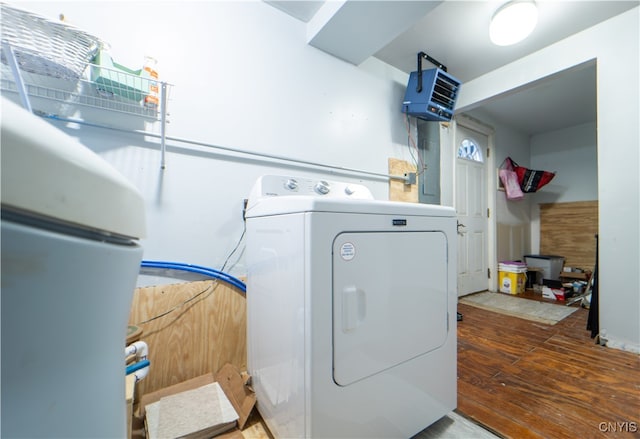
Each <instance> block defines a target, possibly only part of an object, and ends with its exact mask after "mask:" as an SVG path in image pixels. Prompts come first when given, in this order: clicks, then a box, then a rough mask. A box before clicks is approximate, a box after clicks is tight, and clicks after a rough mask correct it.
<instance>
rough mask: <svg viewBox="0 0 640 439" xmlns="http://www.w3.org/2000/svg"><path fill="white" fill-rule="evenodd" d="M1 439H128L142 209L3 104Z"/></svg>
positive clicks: (112, 174) (61, 142) (109, 172)
mask: <svg viewBox="0 0 640 439" xmlns="http://www.w3.org/2000/svg"><path fill="white" fill-rule="evenodd" d="M1 131H2V136H1V142H2V198H1V201H2V290H1V312H2V315H1V318H2V320H1V330H2V360H1V366H2V372H1V374H2V376H1V379H2V395H1V396H2V407H1V410H2V430H1V436H2V437H11V438H16V437H30V438H35V437H59V438H62V437H64V438H72V437H76V438H79V437H82V438H89V437H91V438H95V437H108V438H116V437H119V438H122V437H126V426H127V424H126V405H125V359H124V348H125V340H126V330H127V321H128V318H129V312H130V307H131V300H132V296H133V290H134V289H135V286H136V279H137V275H138V272H139V270H140V261H141V259H142V248H141V247H140V245H138V243H137V238H141V237H143V236H144V233H145V216H144V203H143V200H142V197H141V196H140V194H139V193H138V192H137V191H136V189H135V188H134V187H133V186H132V185H131V184H130V183H129V182H128V181H127V180H126V179H125V178H124V177H123V176H122V175H120V174H119V173H118V172H117V171H115V170H114V169H113V168H112V167H111V166H110V165H109V164H107V163H106V162H105V161H104V160H102V159H101V158H100V157H98V156H97V155H96V154H94V153H93V152H91V151H90V150H89V149H87V148H86V147H84V146H83V145H81V144H80V143H79V142H77V141H75V140H74V139H72V138H71V137H69V136H67V135H66V134H65V133H63V132H62V131H60V130H58V129H56V128H54V127H53V126H51V125H50V124H48V123H47V122H45V121H43V120H42V119H40V118H38V117H37V116H34V115H32V114H30V113H28V112H27V111H25V110H23V109H22V108H21V107H18V106H17V105H15V104H14V103H12V102H10V101H8V100H5V99H3V101H2V121H1Z"/></svg>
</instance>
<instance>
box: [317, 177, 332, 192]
mask: <svg viewBox="0 0 640 439" xmlns="http://www.w3.org/2000/svg"><path fill="white" fill-rule="evenodd" d="M314 189H315V191H316V192H317V193H319V194H320V195H326V194H328V193H329V191H330V190H331V188H330V187H329V183H327V182H326V181H324V180H320V181H319V182H317V183H316V186H315V187H314Z"/></svg>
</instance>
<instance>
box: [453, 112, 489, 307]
mask: <svg viewBox="0 0 640 439" xmlns="http://www.w3.org/2000/svg"><path fill="white" fill-rule="evenodd" d="M454 138H455V149H456V159H455V160H456V192H455V193H456V198H455V207H456V212H457V214H458V296H464V295H467V294H471V293H474V292H477V291H484V290H486V289H487V288H488V286H489V282H488V279H489V276H488V253H487V244H488V242H487V235H488V233H487V229H488V218H487V216H488V215H487V160H486V158H487V145H488V143H489V140H488V137H487V136H486V135H485V134H482V133H479V132H477V131H474V130H472V129H469V128H467V127H464V126H461V125H460V124H456V133H455V137H454Z"/></svg>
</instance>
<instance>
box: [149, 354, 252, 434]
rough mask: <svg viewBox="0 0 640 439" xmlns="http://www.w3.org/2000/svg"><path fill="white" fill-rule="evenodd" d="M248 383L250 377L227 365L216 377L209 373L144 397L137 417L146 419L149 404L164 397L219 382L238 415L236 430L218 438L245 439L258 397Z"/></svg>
mask: <svg viewBox="0 0 640 439" xmlns="http://www.w3.org/2000/svg"><path fill="white" fill-rule="evenodd" d="M248 381H249V375H247V374H246V373H241V372H240V371H239V370H238V369H236V368H235V367H234V366H233V365H231V364H229V363H227V364H225V365H224V366H223V367H222V369H220V370H219V371H218V373H216V374H215V376H214V375H213V374H212V373H208V374H205V375H201V376H199V377H196V378H192V379H190V380H187V381H184V382H182V383H178V384H175V385H173V386H169V387H165V388H164V389H160V390H158V391H156V392H152V393H149V394H146V395H144V396H142V398H140V404H139V405H138V413H137V416H138V417H139V418H141V419H144V417H145V407H146V406H147V405H148V404H152V403H154V402H157V401H160V399H161V398H163V397H166V396H169V395H174V394H177V393H181V392H185V391H187V390H193V389H197V388H198V387H202V386H205V385H207V384H211V383H213V382H217V383H218V384H219V385H220V387H222V390H223V391H224V394H225V396H226V397H227V399H229V402H231V405H233V408H234V409H235V410H236V412H237V413H238V421H237V426H236V428H235V429H234V430H231V431H229V432H227V433H224V434H221V435H219V436H217V437H218V438H221V439H243V436H242V433H241V432H240V430H242V429H243V428H244V426H245V423H246V422H247V419H248V418H249V415H250V414H251V410H253V407H254V405H255V403H256V395H255V393H254V392H253V390H252V389H251V388H250V387H249V386H248V385H247V382H248Z"/></svg>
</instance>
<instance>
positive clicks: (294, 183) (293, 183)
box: [284, 178, 298, 191]
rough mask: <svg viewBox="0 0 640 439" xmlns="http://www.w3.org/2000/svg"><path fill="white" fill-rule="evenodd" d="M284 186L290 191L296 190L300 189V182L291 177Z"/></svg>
mask: <svg viewBox="0 0 640 439" xmlns="http://www.w3.org/2000/svg"><path fill="white" fill-rule="evenodd" d="M284 187H285V188H286V189H289V190H290V191H295V190H296V189H298V182H297V181H296V180H294V179H293V178H290V179H288V180H287V182H286V183H285V184H284Z"/></svg>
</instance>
